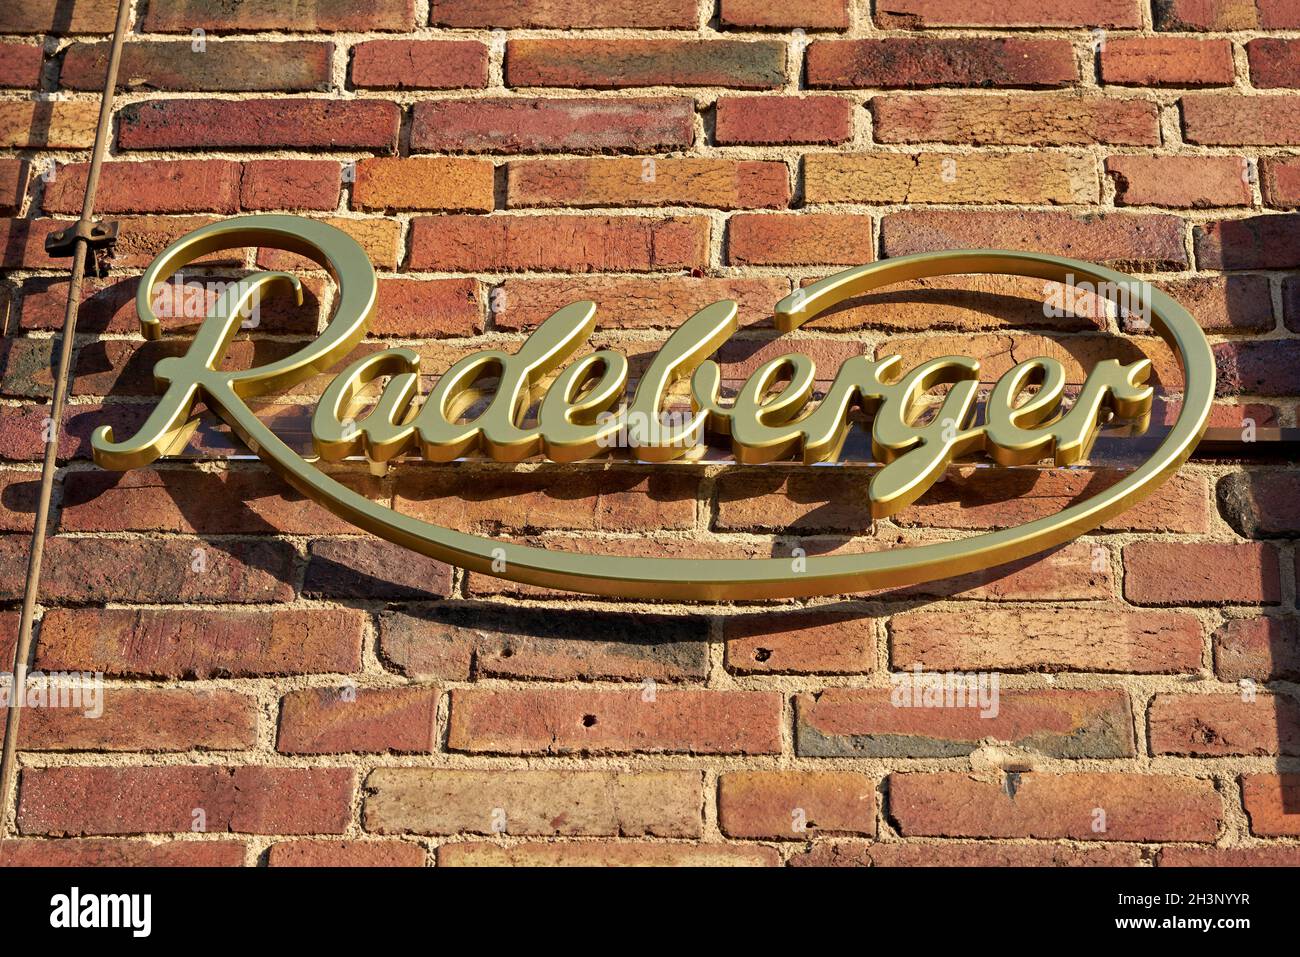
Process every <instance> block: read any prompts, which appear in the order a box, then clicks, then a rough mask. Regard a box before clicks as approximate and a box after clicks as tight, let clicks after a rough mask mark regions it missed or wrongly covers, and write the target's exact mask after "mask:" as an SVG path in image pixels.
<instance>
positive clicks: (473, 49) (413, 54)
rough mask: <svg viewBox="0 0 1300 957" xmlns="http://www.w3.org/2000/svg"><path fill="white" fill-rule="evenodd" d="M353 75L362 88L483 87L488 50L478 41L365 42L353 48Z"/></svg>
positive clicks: (485, 81)
mask: <svg viewBox="0 0 1300 957" xmlns="http://www.w3.org/2000/svg"><path fill="white" fill-rule="evenodd" d="M351 76H352V85H353V86H356V87H359V88H362V89H374V90H451V89H464V88H471V87H472V88H482V87H485V86H487V81H488V48H487V47H486V46H485V45H484V44H482V43H479V42H478V41H477V40H365V41H363V42H361V43H358V44H357V45H356V46H354V47H353V48H352V73H351Z"/></svg>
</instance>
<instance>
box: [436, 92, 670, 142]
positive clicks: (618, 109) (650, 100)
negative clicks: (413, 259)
mask: <svg viewBox="0 0 1300 957" xmlns="http://www.w3.org/2000/svg"><path fill="white" fill-rule="evenodd" d="M694 140H695V104H694V102H693V101H692V100H691V99H690V98H688V97H647V98H644V99H591V98H565V99H559V100H546V99H527V98H511V99H482V100H479V99H474V100H442V101H437V100H434V101H425V102H421V103H417V104H415V108H414V111H413V119H412V123H411V149H413V150H430V151H433V152H466V153H538V152H565V153H600V152H605V151H626V152H655V151H658V150H671V149H684V148H686V147H688V146H690V145H691V144H692V143H693V142H694Z"/></svg>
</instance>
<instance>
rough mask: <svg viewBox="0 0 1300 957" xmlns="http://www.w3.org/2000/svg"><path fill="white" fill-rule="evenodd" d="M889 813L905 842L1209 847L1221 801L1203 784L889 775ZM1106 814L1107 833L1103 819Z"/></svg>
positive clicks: (1151, 778)
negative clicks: (1008, 840) (999, 840)
mask: <svg viewBox="0 0 1300 957" xmlns="http://www.w3.org/2000/svg"><path fill="white" fill-rule="evenodd" d="M888 789H889V811H890V816H891V817H892V818H893V820H894V821H895V823H896V826H897V827H898V830H899V833H900V834H902V835H903V836H904V837H919V836H927V837H1030V838H1069V839H1072V840H1077V841H1144V842H1149V841H1213V840H1214V839H1215V837H1216V836H1217V835H1218V833H1219V828H1220V825H1221V824H1222V821H1223V802H1222V800H1221V799H1220V797H1219V795H1218V793H1217V792H1216V791H1215V789H1214V782H1213V781H1211V780H1208V779H1205V778H1185V777H1174V776H1172V775H1154V774H1137V773H1134V772H1132V771H1125V772H1117V773H1081V774H1054V773H1050V772H1043V771H1030V772H1027V773H1023V774H1022V773H1019V772H1013V773H1009V774H1006V775H1005V776H1003V777H1002V778H1001V779H1000V780H991V779H990V780H982V779H979V778H977V777H976V776H974V775H971V774H964V773H961V772H945V773H939V774H897V773H896V774H891V775H890V776H889V782H888ZM1099 810H1100V811H1102V812H1104V813H1105V821H1104V827H1105V829H1104V830H1094V827H1100V826H1101V823H1102V821H1101V815H1100V814H1098V813H1097V812H1098V811H1099Z"/></svg>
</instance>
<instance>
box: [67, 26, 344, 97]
mask: <svg viewBox="0 0 1300 957" xmlns="http://www.w3.org/2000/svg"><path fill="white" fill-rule="evenodd" d="M109 45H110V44H109V43H108V42H107V41H105V42H98V43H74V44H73V45H72V46H71V47H69V48H68V51H67V53H66V54H65V55H64V58H63V68H62V69H61V70H60V72H59V86H60V87H62V88H63V89H67V90H87V91H98V90H100V89H103V86H104V76H105V73H106V72H107V68H108V51H109ZM333 55H334V45H333V44H332V43H318V42H308V41H293V42H288V43H278V42H273V41H270V40H211V39H205V41H204V46H203V48H202V49H198V50H196V49H195V48H194V42H193V41H192V40H179V41H154V40H151V41H148V42H141V43H127V44H125V45H124V46H123V47H122V63H121V66H120V67H119V72H118V79H117V88H118V89H119V90H144V91H151V90H179V91H185V92H198V91H206V90H214V91H222V92H231V93H248V92H254V91H262V90H266V91H274V92H283V93H310V92H316V91H323V90H328V89H329V88H330V60H331V58H332V57H333Z"/></svg>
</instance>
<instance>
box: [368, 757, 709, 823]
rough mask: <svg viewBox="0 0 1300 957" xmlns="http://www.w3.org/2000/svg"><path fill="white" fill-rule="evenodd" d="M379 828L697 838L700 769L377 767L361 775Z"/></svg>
mask: <svg viewBox="0 0 1300 957" xmlns="http://www.w3.org/2000/svg"><path fill="white" fill-rule="evenodd" d="M366 790H367V792H369V793H368V795H367V797H366V805H365V811H364V820H365V827H366V830H367V831H372V832H375V833H378V834H391V833H397V834H496V833H506V834H514V835H528V836H531V835H548V836H549V835H566V836H569V835H609V836H618V837H698V836H699V835H700V833H701V829H702V827H703V822H702V819H701V816H700V775H699V772H698V771H644V770H641V771H637V772H635V773H628V772H619V771H569V770H565V771H511V770H502V769H499V768H497V769H493V770H490V771H451V770H442V769H438V770H432V769H425V768H380V769H379V770H377V771H374V772H372V773H371V775H370V777H369V778H367V779H366Z"/></svg>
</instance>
